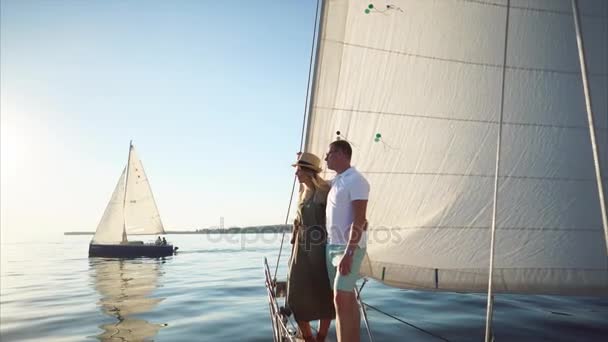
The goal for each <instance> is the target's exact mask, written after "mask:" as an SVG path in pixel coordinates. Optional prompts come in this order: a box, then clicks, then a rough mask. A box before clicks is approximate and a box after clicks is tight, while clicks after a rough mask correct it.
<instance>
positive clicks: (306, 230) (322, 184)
mask: <svg viewBox="0 0 608 342" xmlns="http://www.w3.org/2000/svg"><path fill="white" fill-rule="evenodd" d="M320 163H321V160H320V159H319V157H317V156H315V155H314V154H312V153H307V152H304V153H300V154H299V158H298V161H297V162H296V163H295V164H293V165H292V166H294V167H295V168H296V176H297V177H298V181H299V182H300V200H299V203H298V213H297V217H296V219H295V221H294V225H293V229H294V231H293V236H292V240H291V243H292V244H294V246H293V249H292V254H291V260H290V263H289V276H288V282H287V305H288V307H289V308H290V309H291V311H292V312H293V314H294V317H295V319H296V321H297V322H298V326H299V327H300V330H301V331H302V337H303V338H304V340H305V341H307V342H308V341H315V339H314V338H313V336H312V329H311V327H310V323H309V322H310V321H313V320H317V319H318V320H321V322H320V324H319V331H318V334H317V338H316V341H324V340H325V337H326V336H327V331H328V330H329V325H330V324H331V320H332V319H333V318H334V317H335V315H336V313H335V309H334V304H333V294H332V290H331V286H330V284H329V278H328V276H327V267H326V264H325V244H326V240H327V230H326V229H325V204H326V200H327V193H328V192H329V184H328V183H327V182H326V181H324V180H323V179H322V178H321V177H320V176H319V172H321V167H319V165H320Z"/></svg>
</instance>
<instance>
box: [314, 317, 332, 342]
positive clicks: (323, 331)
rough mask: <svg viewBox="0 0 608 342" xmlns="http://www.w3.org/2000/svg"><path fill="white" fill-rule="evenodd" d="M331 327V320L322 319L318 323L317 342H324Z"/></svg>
mask: <svg viewBox="0 0 608 342" xmlns="http://www.w3.org/2000/svg"><path fill="white" fill-rule="evenodd" d="M330 325H331V319H322V320H321V321H320V322H319V332H318V333H317V342H325V338H326V337H327V333H328V332H329V326H330Z"/></svg>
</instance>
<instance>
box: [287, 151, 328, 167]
mask: <svg viewBox="0 0 608 342" xmlns="http://www.w3.org/2000/svg"><path fill="white" fill-rule="evenodd" d="M320 165H321V159H319V157H317V156H315V155H314V154H312V153H309V152H302V153H298V161H297V162H296V163H295V164H291V166H293V167H296V166H299V167H305V168H307V169H310V170H313V171H314V172H321V170H323V169H322V168H321V167H320Z"/></svg>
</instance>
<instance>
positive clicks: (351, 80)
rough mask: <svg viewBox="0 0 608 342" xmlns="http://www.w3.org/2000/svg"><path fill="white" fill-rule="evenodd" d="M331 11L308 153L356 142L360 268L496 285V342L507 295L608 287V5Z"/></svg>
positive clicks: (314, 87) (421, 281)
mask: <svg viewBox="0 0 608 342" xmlns="http://www.w3.org/2000/svg"><path fill="white" fill-rule="evenodd" d="M318 18H320V21H319V28H318V29H317V30H316V44H315V46H316V54H315V58H314V65H313V67H312V69H313V77H312V81H311V83H310V85H309V87H310V91H311V95H310V99H309V100H308V99H307V101H308V110H307V112H306V113H305V118H304V121H305V126H303V127H306V128H305V129H303V141H304V143H303V146H301V148H300V149H301V150H302V151H306V152H312V153H315V154H317V155H324V153H325V152H326V151H327V146H328V145H329V143H330V142H332V141H334V140H336V139H344V140H347V141H348V142H350V143H351V145H352V146H353V161H352V162H353V163H352V164H353V165H356V167H357V169H358V170H359V171H360V172H361V173H363V174H364V176H365V177H366V178H367V180H368V181H369V183H370V185H371V192H370V199H369V203H368V213H367V217H368V220H369V229H368V248H367V256H366V259H365V260H364V262H363V266H362V269H361V273H362V275H364V276H365V277H366V278H368V279H374V280H375V281H378V282H381V283H383V284H386V285H389V286H392V287H397V288H404V289H418V290H427V291H450V292H459V293H487V294H488V295H487V298H488V299H487V300H488V305H487V315H486V317H487V318H486V337H485V338H486V341H489V340H491V338H492V329H491V327H492V312H493V298H494V293H517V294H549V295H577V296H602V297H605V296H608V257H607V251H608V249H607V248H608V247H607V240H608V223H607V221H608V220H607V217H606V216H607V215H606V196H608V185H607V184H608V178H607V175H608V39H606V37H607V36H608V2H606V1H603V0H596V1H593V0H589V1H577V0H556V1H533V0H436V1H427V0H390V1H371V0H370V1H369V2H361V1H348V0H326V1H322V3H321V6H320V10H319V11H318ZM332 177H333V175H332V174H329V173H326V174H325V178H326V179H329V178H332ZM277 267H278V261H277ZM266 278H267V280H266V286H267V288H268V298H269V304H270V308H271V318H272V322H273V329H274V333H275V334H274V337H275V341H280V340H290V339H292V336H291V335H290V332H289V331H288V329H287V323H286V322H287V317H286V315H285V314H284V312H285V310H281V308H280V303H279V302H278V298H279V297H280V296H279V293H278V292H279V291H278V290H277V286H279V285H280V284H281V282H279V281H276V270H275V273H274V277H273V275H272V273H271V272H270V270H269V267H266ZM361 309H362V311H364V305H361ZM361 316H362V317H364V318H365V312H363V314H362V315H361ZM370 336H371V335H370Z"/></svg>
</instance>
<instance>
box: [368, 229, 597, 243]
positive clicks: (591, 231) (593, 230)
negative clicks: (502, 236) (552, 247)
mask: <svg viewBox="0 0 608 342" xmlns="http://www.w3.org/2000/svg"><path fill="white" fill-rule="evenodd" d="M488 228H489V227H470V226H417V227H392V228H386V229H385V228H376V229H378V230H379V231H393V230H415V229H418V230H426V229H458V230H488ZM376 229H375V228H374V227H373V226H371V227H370V228H369V231H370V232H373V231H374V230H376ZM496 230H513V231H556V232H557V231H560V232H561V231H564V232H571V231H572V232H573V231H575V232H589V233H593V232H603V229H602V227H599V228H544V227H496ZM370 241H372V242H373V239H370ZM372 245H373V243H372Z"/></svg>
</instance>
